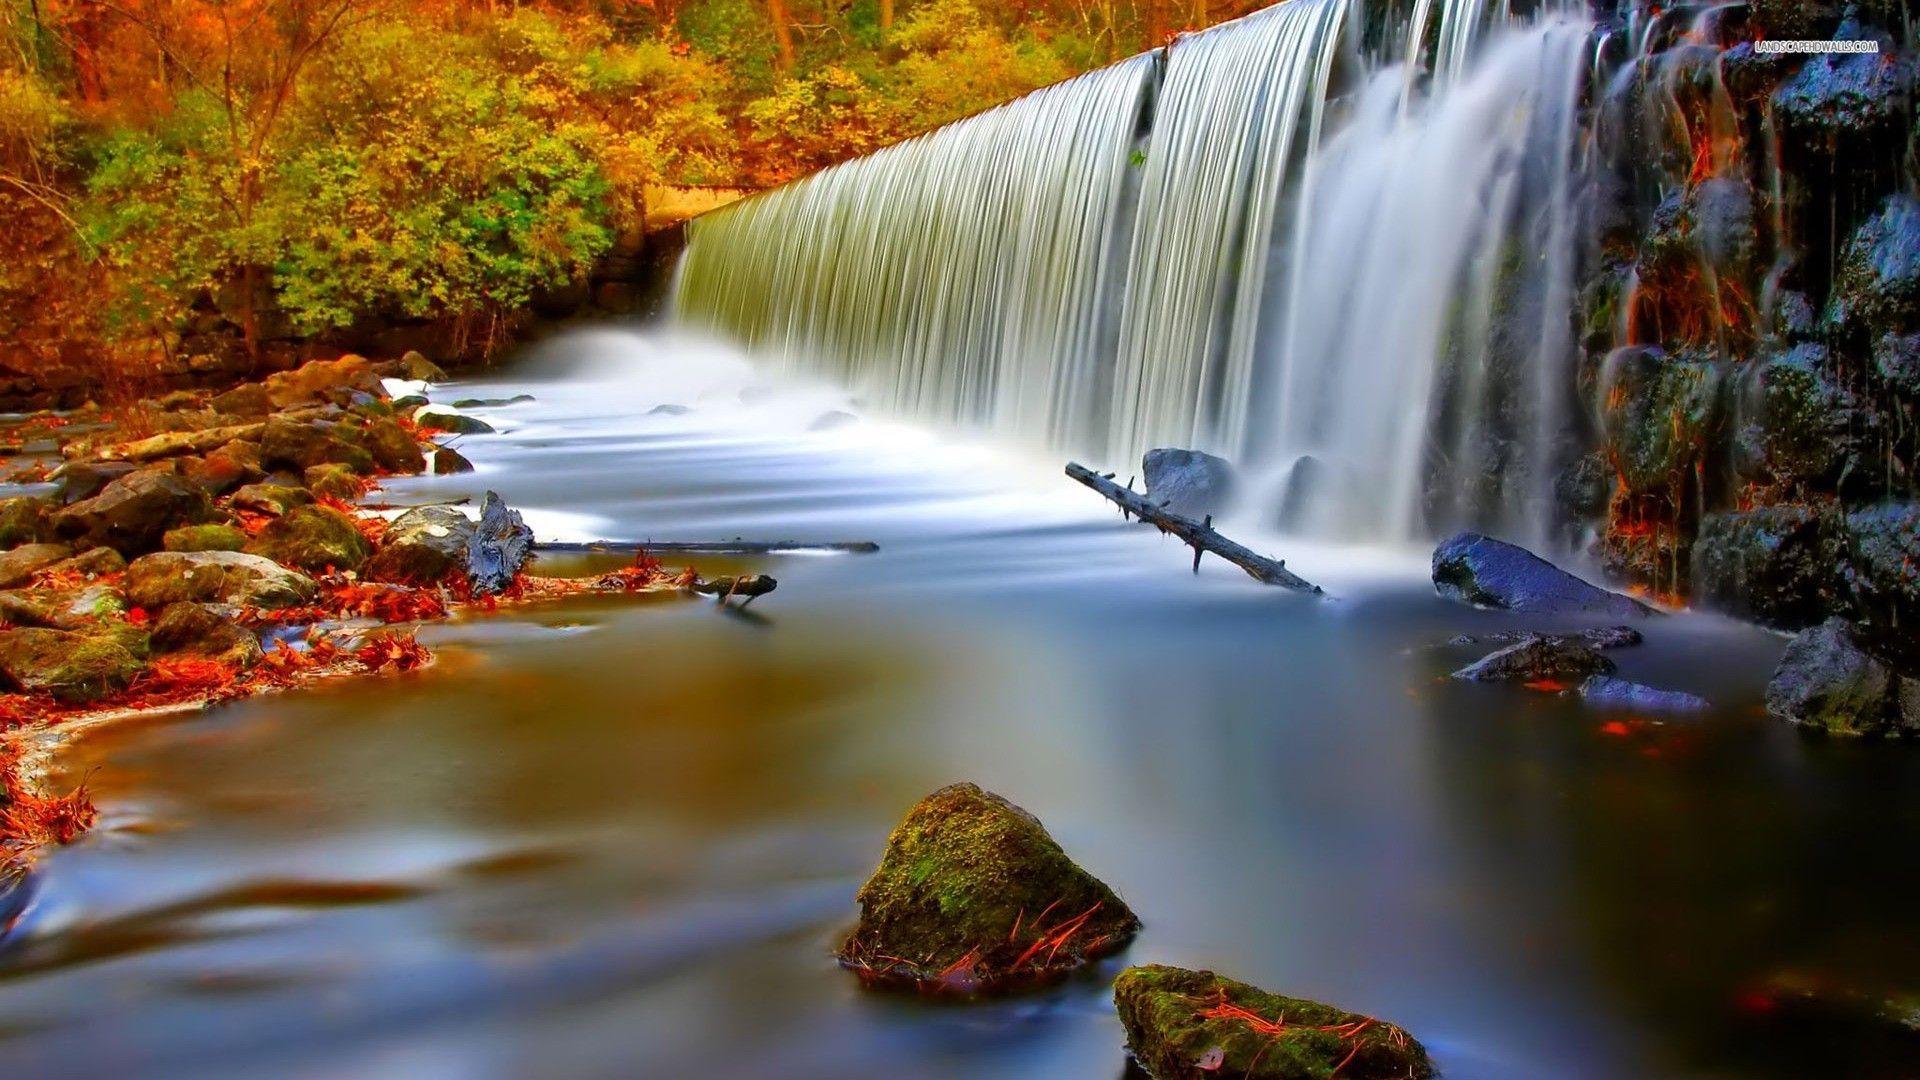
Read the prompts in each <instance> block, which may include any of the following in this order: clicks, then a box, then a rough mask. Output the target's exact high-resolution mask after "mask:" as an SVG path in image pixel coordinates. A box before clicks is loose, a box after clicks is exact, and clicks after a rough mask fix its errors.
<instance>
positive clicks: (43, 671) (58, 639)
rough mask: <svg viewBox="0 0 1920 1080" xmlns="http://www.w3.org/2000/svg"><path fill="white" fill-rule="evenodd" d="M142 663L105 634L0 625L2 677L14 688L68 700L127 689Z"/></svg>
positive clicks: (76, 701) (83, 700)
mask: <svg viewBox="0 0 1920 1080" xmlns="http://www.w3.org/2000/svg"><path fill="white" fill-rule="evenodd" d="M142 666H143V665H142V664H141V662H140V659H139V657H137V656H135V655H134V654H133V653H131V652H128V651H127V650H126V649H125V648H123V647H121V646H120V645H118V644H116V643H114V642H112V641H109V640H106V639H104V638H100V637H95V636H90V635H87V634H79V633H72V632H69V631H65V630H42V629H33V628H28V629H20V630H0V676H5V679H6V682H7V683H8V684H9V685H11V686H13V687H15V688H17V689H20V690H23V691H26V692H28V693H46V694H51V695H53V696H54V697H55V698H57V699H59V700H61V701H64V702H67V703H69V704H84V703H86V702H90V701H98V700H99V699H101V698H103V697H106V696H107V695H109V694H114V693H118V692H119V691H121V690H125V689H126V688H127V686H128V685H130V684H131V683H132V682H133V680H134V677H135V676H136V675H138V674H140V670H141V668H142Z"/></svg>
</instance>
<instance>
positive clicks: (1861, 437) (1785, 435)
mask: <svg viewBox="0 0 1920 1080" xmlns="http://www.w3.org/2000/svg"><path fill="white" fill-rule="evenodd" d="M1759 371H1760V379H1761V384H1760V385H1761V400H1762V409H1761V416H1760V421H1759V431H1758V433H1757V439H1756V443H1757V449H1758V451H1759V454H1760V461H1761V465H1762V467H1763V468H1764V470H1765V472H1766V474H1767V475H1768V476H1769V477H1771V478H1772V479H1773V480H1774V481H1776V482H1778V483H1780V484H1784V485H1787V486H1789V487H1792V488H1795V489H1797V490H1800V491H1836V490H1839V491H1852V490H1861V489H1864V488H1868V487H1871V486H1873V485H1874V483H1875V478H1876V477H1877V476H1878V474H1879V470H1878V469H1877V468H1876V466H1877V458H1878V457H1879V454H1880V438H1879V426H1880V425H1879V417H1878V415H1877V414H1876V413H1875V412H1874V410H1873V409H1872V408H1871V407H1870V406H1869V405H1868V404H1867V403H1866V402H1863V401H1862V400H1861V399H1860V398H1859V396H1858V395H1856V394H1855V393H1854V392H1853V391H1852V390H1851V389H1850V388H1849V387H1848V386H1847V384H1846V382H1845V380H1844V379H1843V378H1842V376H1841V374H1840V372H1839V371H1838V370H1837V367H1836V364H1835V361H1834V359H1833V357H1832V355H1831V354H1830V353H1829V351H1828V350H1827V348H1826V347H1825V346H1823V345H1814V344H1806V345H1798V346H1795V347H1794V348H1793V349H1791V350H1789V351H1787V352H1785V353H1779V354H1775V355H1773V356H1771V357H1768V358H1767V359H1766V360H1764V361H1763V362H1762V366H1761V368H1760V369H1759Z"/></svg>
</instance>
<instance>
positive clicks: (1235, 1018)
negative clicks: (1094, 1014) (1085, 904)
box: [1113, 964, 1435, 1080]
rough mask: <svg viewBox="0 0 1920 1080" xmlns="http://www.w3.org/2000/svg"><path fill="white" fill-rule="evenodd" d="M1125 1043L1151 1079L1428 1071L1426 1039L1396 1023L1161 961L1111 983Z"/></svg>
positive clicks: (1293, 1079) (1418, 1075)
mask: <svg viewBox="0 0 1920 1080" xmlns="http://www.w3.org/2000/svg"><path fill="white" fill-rule="evenodd" d="M1113 1005H1114V1008H1115V1009H1116V1010H1117V1011H1118V1012H1119V1014H1120V1024H1121V1026H1122V1027H1124V1028H1125V1029H1126V1032H1127V1051H1128V1053H1130V1054H1132V1055H1133V1059H1134V1060H1135V1061H1136V1062H1138V1063H1139V1064H1140V1067H1141V1068H1143V1069H1145V1070H1146V1071H1147V1073H1148V1075H1150V1076H1152V1077H1154V1080H1213V1078H1215V1077H1249V1078H1252V1080H1326V1078H1330V1077H1333V1076H1335V1075H1336V1074H1337V1075H1339V1076H1341V1077H1344V1078H1346V1080H1425V1078H1428V1077H1432V1076H1434V1075H1435V1073H1434V1068H1433V1064H1432V1062H1431V1061H1429V1060H1428V1059H1427V1051H1426V1048H1425V1047H1423V1046H1421V1045H1420V1044H1419V1043H1418V1042H1416V1041H1415V1040H1414V1039H1413V1037H1412V1036H1411V1035H1408V1034H1407V1033H1406V1032H1405V1031H1402V1030H1401V1029H1400V1028H1398V1027H1395V1026H1394V1025H1392V1024H1389V1023H1386V1022H1384V1021H1381V1020H1376V1019H1374V1018H1373V1017H1370V1016H1362V1015H1361V1014H1359V1013H1352V1012H1347V1011H1346V1010H1345V1009H1339V1008H1335V1007H1334V1006H1331V1005H1323V1004H1321V1003H1320V1002H1317V1001H1309V1000H1307V999H1305V998H1292V997H1284V996H1282V995H1280V994H1273V993H1268V992H1267V991H1265V990H1262V989H1260V988H1259V987H1256V986H1250V985H1248V984H1246V983H1243V982H1238V981H1236V980H1233V979H1228V978H1225V977H1223V976H1220V975H1215V974H1214V973H1213V972H1211V971H1188V970H1186V969H1184V968H1176V967H1165V966H1162V965H1159V964H1153V965H1148V966H1146V967H1132V968H1128V969H1127V970H1125V971H1123V972H1121V973H1120V977H1119V978H1117V979H1115V980H1114V983H1113Z"/></svg>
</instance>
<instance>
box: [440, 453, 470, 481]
mask: <svg viewBox="0 0 1920 1080" xmlns="http://www.w3.org/2000/svg"><path fill="white" fill-rule="evenodd" d="M472 471H473V462H471V461H468V460H467V459H466V458H465V457H464V456H462V455H461V453H460V451H458V450H455V449H454V448H453V447H451V446H442V447H440V448H439V449H437V450H435V451H434V452H433V475H435V476H457V475H459V474H461V473H470V472H472Z"/></svg>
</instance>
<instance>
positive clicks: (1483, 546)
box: [1433, 533, 1652, 617]
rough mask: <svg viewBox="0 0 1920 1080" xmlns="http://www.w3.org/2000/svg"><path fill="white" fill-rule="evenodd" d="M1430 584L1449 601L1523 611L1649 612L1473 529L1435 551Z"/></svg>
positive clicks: (1538, 557) (1643, 613)
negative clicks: (1431, 582) (1472, 531)
mask: <svg viewBox="0 0 1920 1080" xmlns="http://www.w3.org/2000/svg"><path fill="white" fill-rule="evenodd" d="M1433 584H1434V587H1435V588H1436V589H1438V590H1439V591H1440V595H1442V596H1445V597H1448V598H1449V599H1453V600H1459V601H1461V602H1462V603H1467V604H1472V605H1474V606H1476V607H1488V608H1498V609H1501V610H1504V611H1515V612H1521V613H1523V614H1540V615H1555V614H1579V613H1585V614H1602V615H1612V616H1614V617H1631V616H1636V615H1646V614H1649V613H1650V612H1651V611H1652V609H1651V608H1649V607H1647V606H1646V605H1645V604H1642V603H1640V602H1639V601H1638V600H1635V599H1633V598H1632V597H1628V596H1622V595H1620V594H1619V593H1612V592H1608V591H1607V590H1605V589H1602V588H1599V587H1597V586H1594V585H1591V584H1589V583H1587V582H1586V581H1583V580H1581V579H1580V578H1577V577H1575V576H1573V575H1572V574H1569V573H1567V572H1566V571H1565V570H1562V569H1560V568H1559V567H1557V566H1555V565H1553V564H1552V563H1550V562H1548V561H1547V560H1545V559H1542V558H1541V557H1540V556H1538V555H1535V554H1534V553H1533V552H1531V551H1528V550H1527V549H1526V548H1523V547H1519V546H1517V545H1514V544H1509V543H1506V542H1504V541H1501V540H1495V539H1492V538H1491V537H1486V536H1481V535H1480V534H1478V533H1461V534H1459V535H1458V536H1455V537H1453V538H1452V539H1450V540H1448V541H1446V542H1445V543H1443V544H1441V545H1440V546H1439V547H1437V548H1435V549H1434V552H1433Z"/></svg>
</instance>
